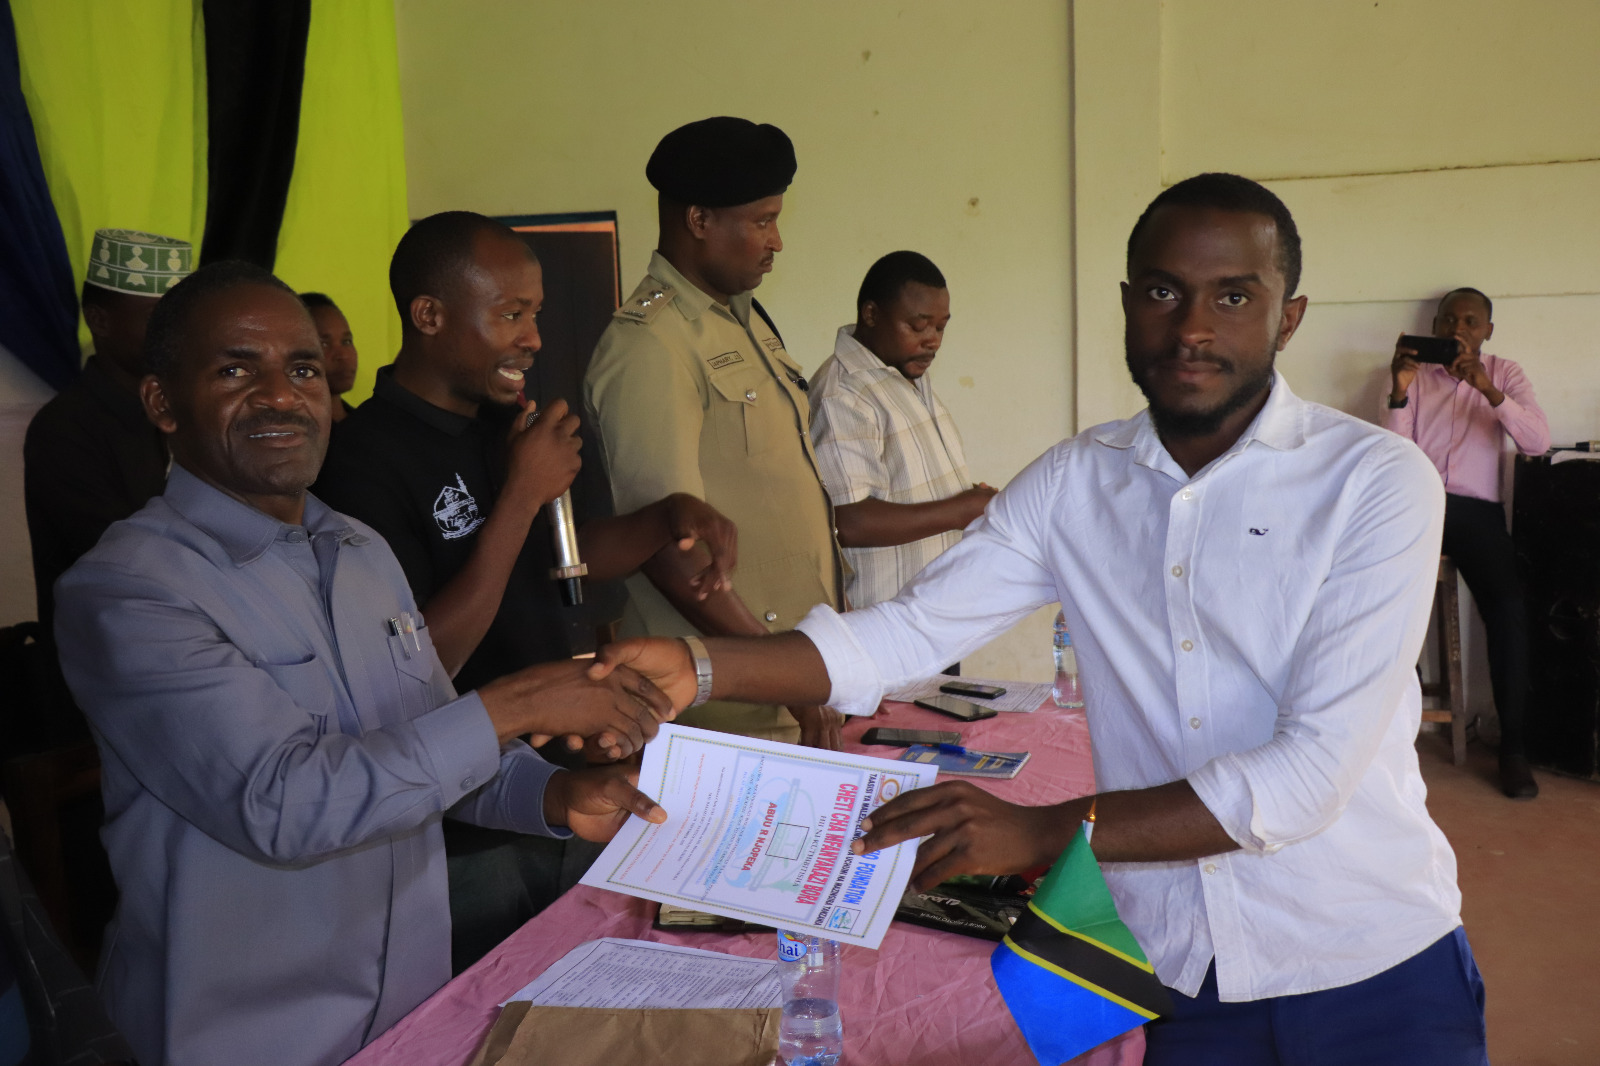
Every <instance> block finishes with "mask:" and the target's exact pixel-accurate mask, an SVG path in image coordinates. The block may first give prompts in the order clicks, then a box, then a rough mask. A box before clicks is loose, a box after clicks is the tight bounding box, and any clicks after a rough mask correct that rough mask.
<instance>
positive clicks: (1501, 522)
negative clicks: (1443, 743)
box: [1383, 288, 1550, 799]
mask: <svg viewBox="0 0 1600 1066" xmlns="http://www.w3.org/2000/svg"><path fill="white" fill-rule="evenodd" d="M1433 335H1434V336H1435V337H1438V338H1443V339H1448V340H1451V341H1453V342H1454V344H1455V348H1456V354H1455V358H1454V359H1453V360H1452V361H1451V362H1449V363H1447V364H1441V363H1433V362H1426V363H1424V362H1419V361H1418V355H1419V352H1418V350H1417V348H1416V347H1414V346H1410V345H1408V344H1407V343H1406V338H1405V337H1404V336H1402V337H1401V338H1400V340H1399V341H1397V342H1396V343H1395V350H1394V361H1393V362H1392V363H1391V364H1390V376H1391V379H1392V388H1391V389H1390V390H1389V401H1388V405H1387V407H1386V409H1385V410H1384V411H1383V424H1384V425H1385V426H1387V427H1388V428H1389V429H1392V430H1393V431H1394V432H1396V433H1398V434H1400V435H1401V436H1402V437H1409V438H1410V439H1411V440H1413V441H1416V443H1417V446H1418V447H1420V448H1421V449H1422V450H1423V451H1424V452H1426V453H1427V456H1428V458H1429V459H1431V460H1433V465H1434V466H1435V467H1436V468H1437V469H1438V471H1439V477H1440V478H1442V479H1443V480H1444V490H1445V512H1444V541H1443V544H1442V546H1441V550H1442V552H1443V553H1444V554H1445V555H1448V556H1449V557H1450V558H1451V559H1452V560H1453V561H1454V562H1455V564H1456V568H1457V569H1458V570H1460V571H1461V576H1462V577H1463V578H1465V579H1466V582H1467V589H1468V590H1469V591H1471V593H1472V598H1473V600H1474V601H1475V602H1476V603H1477V604H1478V613H1479V614H1481V615H1482V616H1483V627H1484V630H1485V631H1486V633H1487V635H1488V638H1489V679H1490V682H1491V684H1492V685H1493V686H1494V705H1495V709H1496V710H1497V711H1498V712H1499V714H1500V788H1501V791H1503V792H1504V793H1505V794H1506V795H1507V796H1509V797H1511V798H1513V799H1531V798H1533V797H1534V796H1537V795H1538V794H1539V785H1538V782H1536V781H1535V780H1534V779H1533V771H1532V770H1531V769H1530V768H1529V766H1528V758H1527V755H1526V753H1525V749H1524V714H1525V711H1526V705H1527V694H1528V629H1527V618H1526V611H1525V609H1524V607H1523V599H1522V582H1521V580H1520V579H1519V578H1518V577H1517V561H1516V553H1515V551H1514V550H1513V548H1512V544H1511V535H1510V534H1509V533H1507V532H1506V516H1505V508H1504V507H1503V506H1502V505H1501V503H1500V453H1501V449H1502V447H1503V443H1504V440H1505V438H1506V437H1510V438H1511V441H1512V443H1513V444H1515V445H1516V447H1517V450H1518V451H1520V452H1522V453H1523V454H1524V455H1538V454H1540V453H1542V452H1543V451H1545V450H1546V449H1547V448H1549V447H1550V427H1549V425H1548V424H1547V423H1546V422H1545V417H1544V412H1543V411H1542V410H1540V409H1539V403H1538V401H1537V400H1535V399H1534V395H1533V385H1532V384H1530V383H1529V381H1528V378H1527V375H1526V374H1524V373H1523V372H1522V368H1521V367H1519V366H1518V365H1517V364H1516V363H1513V362H1512V361H1511V360H1509V359H1503V358H1501V357H1500V356H1498V355H1488V354H1485V353H1484V351H1483V342H1484V341H1486V340H1488V339H1489V338H1490V337H1492V336H1494V304H1493V302H1491V301H1490V299H1489V297H1487V296H1485V295H1484V294H1483V293H1481V292H1479V291H1478V290H1477V289H1469V288H1461V289H1452V290H1451V291H1450V292H1447V293H1445V295H1444V298H1443V299H1442V300H1440V301H1439V310H1438V312H1437V313H1436V314H1435V315H1434V318H1433Z"/></svg>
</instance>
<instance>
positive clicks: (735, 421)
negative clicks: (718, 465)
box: [709, 365, 778, 455]
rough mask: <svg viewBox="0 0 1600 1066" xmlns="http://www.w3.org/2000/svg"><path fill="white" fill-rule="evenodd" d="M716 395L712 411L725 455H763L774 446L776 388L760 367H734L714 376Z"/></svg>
mask: <svg viewBox="0 0 1600 1066" xmlns="http://www.w3.org/2000/svg"><path fill="white" fill-rule="evenodd" d="M711 387H712V388H713V389H714V390H716V393H717V396H716V398H713V400H712V403H711V408H712V409H711V411H710V412H709V414H710V416H711V419H712V424H713V425H714V426H715V427H716V431H717V441H718V443H719V444H720V445H721V447H722V450H723V453H724V454H729V453H732V454H743V455H760V454H761V453H762V452H765V451H767V450H768V449H770V448H771V447H772V446H773V440H772V427H773V425H774V422H775V418H774V415H775V412H774V411H773V410H771V409H770V408H771V407H772V405H773V404H774V403H776V402H777V398H778V397H777V386H776V384H775V383H774V382H773V380H772V375H770V374H768V373H767V372H766V371H765V370H763V369H762V368H761V367H755V366H748V365H745V366H735V367H730V368H728V369H727V370H726V371H723V372H721V373H716V374H712V375H711Z"/></svg>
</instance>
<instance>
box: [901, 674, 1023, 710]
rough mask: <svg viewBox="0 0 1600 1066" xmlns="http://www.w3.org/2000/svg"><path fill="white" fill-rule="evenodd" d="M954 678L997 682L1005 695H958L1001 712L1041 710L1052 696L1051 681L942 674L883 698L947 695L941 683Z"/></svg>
mask: <svg viewBox="0 0 1600 1066" xmlns="http://www.w3.org/2000/svg"><path fill="white" fill-rule="evenodd" d="M952 681H965V682H967V683H969V684H974V685H996V686H998V687H1000V688H1003V689H1005V690H1006V691H1005V694H1004V695H1002V696H996V697H995V698H994V699H984V698H983V697H981V696H957V697H956V699H958V700H966V701H967V702H968V703H976V704H977V705H978V706H979V707H993V708H994V709H995V710H997V711H1037V710H1038V709H1039V708H1040V707H1042V706H1043V705H1044V701H1045V700H1047V699H1049V698H1050V688H1051V686H1050V683H1049V682H1048V681H1046V682H1043V683H1036V682H1032V681H985V680H983V679H982V678H977V677H951V676H950V675H949V674H939V675H937V676H935V677H925V678H923V679H922V680H921V681H913V682H911V683H910V684H909V685H906V686H905V687H903V688H900V689H896V690H895V691H894V692H890V693H888V694H887V695H886V696H884V697H883V698H884V699H886V700H899V701H901V702H902V703H914V702H916V701H917V700H925V699H928V698H929V697H932V696H947V695H949V693H947V692H940V691H939V686H940V685H948V684H949V683H950V682H952Z"/></svg>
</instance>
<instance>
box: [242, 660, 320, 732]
mask: <svg viewBox="0 0 1600 1066" xmlns="http://www.w3.org/2000/svg"><path fill="white" fill-rule="evenodd" d="M250 665H251V666H254V667H256V668H257V669H259V670H261V671H262V672H264V673H265V674H266V675H267V676H268V677H270V678H272V680H273V683H274V684H276V685H277V686H278V687H279V688H280V689H282V690H283V691H284V692H286V693H288V695H289V698H290V699H292V700H294V702H295V706H297V707H299V708H300V709H302V710H303V711H305V712H306V717H308V718H310V719H311V724H312V725H313V726H314V727H315V728H316V731H317V735H318V736H321V735H322V734H324V733H326V732H327V731H328V722H329V720H330V719H332V718H333V716H334V714H335V711H336V710H337V708H338V702H337V700H338V697H336V696H335V695H334V691H333V680H332V678H330V677H329V676H328V671H327V669H326V668H325V667H324V666H323V665H322V660H321V659H318V658H317V657H316V656H315V655H307V656H306V657H305V658H304V659H300V660H298V661H296V662H289V663H273V662H267V661H266V660H265V659H257V660H255V661H254V662H252V663H251V664H250Z"/></svg>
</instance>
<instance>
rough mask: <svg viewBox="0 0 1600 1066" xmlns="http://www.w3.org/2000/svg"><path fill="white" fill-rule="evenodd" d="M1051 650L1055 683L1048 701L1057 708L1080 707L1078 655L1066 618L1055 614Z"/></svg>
mask: <svg viewBox="0 0 1600 1066" xmlns="http://www.w3.org/2000/svg"><path fill="white" fill-rule="evenodd" d="M1051 650H1052V651H1054V652H1055V657H1056V683H1055V685H1054V686H1052V687H1051V689H1050V699H1051V700H1052V701H1053V702H1054V703H1055V705H1056V706H1057V707H1082V706H1083V689H1082V688H1081V687H1079V685H1078V653H1077V651H1075V650H1074V649H1073V647H1072V634H1071V633H1068V632H1067V616H1066V614H1065V613H1064V612H1061V611H1057V612H1056V633H1055V639H1054V640H1053V641H1052V642H1051Z"/></svg>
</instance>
